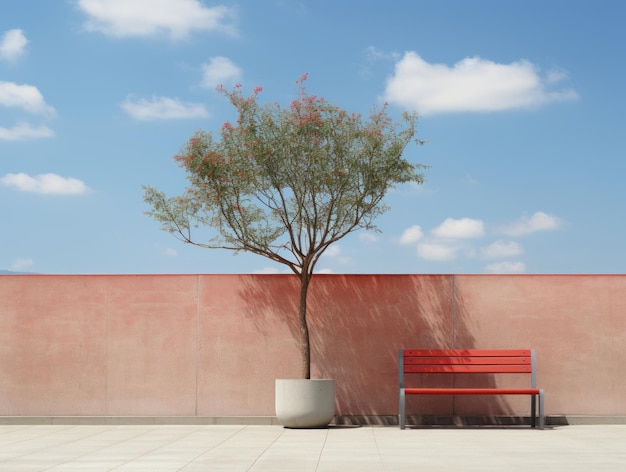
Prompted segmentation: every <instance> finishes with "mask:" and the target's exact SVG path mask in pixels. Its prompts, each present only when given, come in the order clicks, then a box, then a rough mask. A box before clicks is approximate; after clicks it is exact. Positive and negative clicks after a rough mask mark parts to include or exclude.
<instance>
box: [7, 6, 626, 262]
mask: <svg viewBox="0 0 626 472" xmlns="http://www.w3.org/2000/svg"><path fill="white" fill-rule="evenodd" d="M0 12H1V13H0V215H1V219H0V228H1V230H0V269H2V270H9V271H18V272H20V271H21V272H37V273H54V274H70V273H253V272H283V271H284V268H283V267H281V266H277V265H274V264H272V263H270V262H269V261H267V260H265V259H263V258H261V257H259V256H255V255H248V254H240V255H237V256H234V255H233V254H232V253H230V252H227V251H220V250H206V249H200V248H197V247H192V246H188V245H184V244H182V243H180V242H179V241H177V240H176V239H174V238H173V237H172V236H170V235H169V234H167V233H164V232H162V231H160V230H159V225H158V224H157V223H156V222H154V221H152V220H151V219H150V218H148V217H147V216H145V215H144V214H143V212H144V211H146V210H147V207H146V205H145V203H144V202H143V199H142V190H141V185H142V184H148V185H152V186H156V187H158V188H160V189H161V190H164V191H166V192H167V193H168V194H171V195H175V194H178V193H182V190H183V189H184V187H185V185H186V180H185V175H184V173H183V172H182V170H181V169H179V168H178V167H177V165H176V164H175V163H174V161H173V160H172V156H173V155H175V154H176V153H177V152H178V151H179V150H180V148H181V147H182V146H183V144H184V143H185V141H186V140H187V139H188V138H189V137H191V135H192V134H193V132H194V131H195V130H197V129H204V130H209V131H217V130H218V129H219V128H220V126H221V124H222V122H224V121H226V120H228V119H232V117H233V112H232V110H231V106H230V105H229V104H228V103H227V101H226V100H225V99H224V97H223V96H221V95H219V94H218V93H217V92H216V91H215V86H216V85H218V84H220V83H221V84H223V85H224V86H226V87H232V86H233V85H234V84H235V83H241V84H243V87H244V90H246V91H252V89H253V88H254V87H255V86H257V85H260V86H262V87H263V92H262V94H261V101H264V100H265V101H272V102H273V101H278V102H280V103H283V104H288V102H289V100H290V99H291V98H292V97H293V96H294V95H295V94H296V92H297V86H296V84H295V81H296V80H297V79H298V78H299V77H300V75H301V74H302V73H305V72H308V74H309V79H308V81H307V87H308V89H309V91H310V93H313V94H315V95H318V96H323V97H324V98H326V99H328V100H329V101H332V102H334V103H336V104H338V105H339V106H341V107H343V108H345V109H347V110H348V111H350V112H355V113H367V112H368V111H370V110H371V108H372V106H373V105H376V104H381V103H383V102H385V101H387V102H389V104H390V112H391V114H392V116H396V117H399V116H400V113H401V112H402V111H403V110H417V111H418V113H419V114H420V116H421V118H420V123H419V130H418V132H419V137H420V138H421V139H424V140H426V141H428V143H427V144H426V145H424V146H421V147H418V146H410V147H409V148H407V150H406V153H405V157H406V158H407V159H409V160H411V161H414V162H420V163H423V164H427V165H429V166H431V168H430V169H429V170H428V171H426V179H427V183H426V184H425V185H423V186H421V187H415V186H410V185H407V186H402V187H398V188H397V189H395V190H394V191H393V192H391V193H390V194H389V195H388V198H387V204H388V205H389V206H390V210H389V211H388V212H387V213H386V214H385V215H383V216H382V217H381V218H379V219H378V221H377V223H378V227H379V228H380V230H381V232H380V233H372V232H357V233H354V234H352V235H350V236H349V237H348V238H346V239H344V240H342V241H340V242H339V243H338V244H336V245H335V246H334V247H331V248H330V249H329V251H328V253H327V254H326V255H325V256H323V258H322V259H321V261H320V263H319V265H318V272H332V273H539V274H540V273H624V267H625V265H626V264H625V263H626V250H625V249H624V240H626V218H625V217H624V213H625V212H624V201H625V200H626V199H625V197H626V191H625V190H624V183H623V182H624V176H625V175H626V159H625V157H626V156H625V155H624V154H625V151H624V150H625V148H626V143H625V141H624V123H625V119H624V110H626V92H625V84H626V60H625V59H626V29H625V28H624V23H625V22H626V2H621V1H615V0H595V1H593V2H591V1H578V0H562V1H557V0H542V1H533V0H529V1H507V2H503V1H501V0H496V1H484V0H475V1H463V0H458V1H451V0H439V1H434V0H433V1H410V0H398V1H393V2H381V1H376V2H375V1H360V2H353V1H347V0H346V1H342V0H316V1H295V0H294V1H288V0H282V1H277V0H276V1H275V0H267V1H252V0H249V1H245V0H242V1H240V2H229V1H226V2H221V3H220V2H208V1H200V0H47V1H41V0H20V1H19V2H17V1H14V0H0Z"/></svg>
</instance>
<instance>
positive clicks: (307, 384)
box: [276, 379, 335, 428]
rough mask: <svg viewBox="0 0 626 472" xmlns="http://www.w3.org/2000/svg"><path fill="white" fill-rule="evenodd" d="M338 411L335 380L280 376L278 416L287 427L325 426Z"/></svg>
mask: <svg viewBox="0 0 626 472" xmlns="http://www.w3.org/2000/svg"><path fill="white" fill-rule="evenodd" d="M334 415H335V381H334V380H329V379H322V380H318V379H315V380H310V379H276V417H277V418H278V421H279V422H280V424H282V425H283V426H285V427H286V428H323V427H324V426H328V423H330V422H331V420H332V419H333V416H334Z"/></svg>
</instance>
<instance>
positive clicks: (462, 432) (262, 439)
mask: <svg viewBox="0 0 626 472" xmlns="http://www.w3.org/2000/svg"><path fill="white" fill-rule="evenodd" d="M109 470H114V471H150V472H159V471H179V470H180V471H254V472H260V471H294V472H304V471H317V472H323V471H351V472H352V471H354V472H369V471H376V472H378V471H389V472H396V471H398V472H401V471H412V472H413V471H416V470H423V471H455V472H457V471H496V470H497V471H503V472H510V471H529V470H533V471H551V472H553V471H568V472H572V471H583V470H584V471H593V472H596V471H620V472H622V471H626V425H602V426H564V427H558V428H553V429H546V430H544V431H538V430H531V429H527V428H523V429H522V428H502V429H500V428H498V429H496V428H477V429H465V428H464V429H408V430H404V431H401V430H399V429H398V428H397V427H388V426H386V427H369V426H367V427H331V428H329V429H319V430H290V429H284V428H282V427H280V426H213V425H212V426H200V425H193V426H192V425H167V426H162V425H147V426H136V425H133V426H130V425H128V426H111V425H106V426H105V425H100V426H86V425H73V426H63V425H45V426H44V425H0V471H2V472H13V471H15V472H17V471H109Z"/></svg>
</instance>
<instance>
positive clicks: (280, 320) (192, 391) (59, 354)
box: [0, 275, 626, 416]
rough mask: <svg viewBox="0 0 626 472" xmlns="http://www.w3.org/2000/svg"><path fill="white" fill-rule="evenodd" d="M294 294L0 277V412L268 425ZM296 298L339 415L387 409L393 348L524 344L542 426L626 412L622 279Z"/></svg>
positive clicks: (375, 281) (513, 409)
mask: <svg viewBox="0 0 626 472" xmlns="http://www.w3.org/2000/svg"><path fill="white" fill-rule="evenodd" d="M297 297H298V292H297V281H296V280H295V279H294V278H293V276H287V275H71V276H52V275H50V276H47V275H19V276H18V275H6V276H0V416H16V415H17V416H20V415H34V416H66V415H86V416H124V415H136V416H146V415H149V416H271V415H273V414H274V406H273V399H274V379H275V378H284V377H297V376H298V375H299V370H300V362H299V354H298V345H297V334H296V325H295V321H294V313H295V312H296V309H297V307H296V303H297ZM309 300H310V301H309V306H310V322H311V330H312V344H313V375H314V376H315V377H331V378H334V379H336V380H337V414H340V415H394V414H397V402H398V400H397V351H398V349H399V348H439V347H440V348H472V347H474V348H535V349H536V351H537V356H538V361H539V372H538V383H539V386H540V387H543V388H544V389H545V391H546V401H547V403H546V407H547V413H548V414H550V415H626V402H624V398H626V348H625V347H624V346H626V316H625V315H626V276H623V275H493V276H489V275H318V276H315V277H314V279H313V282H312V286H311V291H310V298H309ZM426 380H428V379H426ZM510 380H511V381H512V382H516V381H517V380H516V379H510ZM480 381H481V382H489V383H495V382H497V380H494V379H493V378H483V379H480ZM416 401H417V399H413V398H411V399H409V403H408V410H407V411H408V413H421V414H436V415H447V414H461V415H462V414H527V413H528V404H527V403H528V402H527V400H526V399H516V398H510V397H503V398H499V397H488V398H482V397H465V398H454V399H453V398H451V397H435V398H427V397H423V398H420V399H419V402H420V403H419V405H418V404H417V403H416Z"/></svg>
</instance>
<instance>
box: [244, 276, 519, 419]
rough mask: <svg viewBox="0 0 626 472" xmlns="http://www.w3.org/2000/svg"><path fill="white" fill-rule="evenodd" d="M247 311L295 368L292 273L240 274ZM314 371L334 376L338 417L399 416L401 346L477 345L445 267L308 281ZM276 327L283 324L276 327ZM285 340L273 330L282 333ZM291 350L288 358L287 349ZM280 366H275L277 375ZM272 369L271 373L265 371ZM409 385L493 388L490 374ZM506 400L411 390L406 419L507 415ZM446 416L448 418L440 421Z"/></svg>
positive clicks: (417, 378)
mask: <svg viewBox="0 0 626 472" xmlns="http://www.w3.org/2000/svg"><path fill="white" fill-rule="evenodd" d="M240 280H241V281H242V284H241V291H240V296H241V298H242V300H243V301H244V302H245V303H244V306H245V307H246V308H245V309H246V313H245V314H246V317H247V318H249V319H250V321H251V322H252V323H254V325H255V326H256V328H257V330H258V331H259V334H260V335H262V336H264V337H266V338H268V341H269V344H272V343H274V344H279V345H283V346H284V345H285V341H289V345H293V350H290V352H281V353H275V355H280V356H289V357H290V358H293V361H294V362H293V363H292V365H293V366H296V367H295V368H294V369H292V370H291V372H288V374H291V375H290V376H292V377H298V376H299V366H300V353H299V349H298V343H299V330H298V324H297V313H298V297H299V281H298V279H297V278H296V277H294V276H290V275H252V276H242V277H241V279H240ZM308 309H309V310H308V319H309V327H310V335H311V361H312V366H311V371H312V378H333V379H335V380H336V382H337V395H336V415H337V422H338V423H342V424H397V415H398V350H399V349H453V348H454V349H474V348H490V347H491V346H476V345H475V338H474V336H473V335H472V327H473V324H472V319H471V314H470V313H468V311H467V309H466V307H465V304H464V302H463V300H462V299H460V298H459V297H458V296H457V293H456V290H455V287H454V276H452V275H334V274H332V275H327V274H323V275H322V274H317V275H315V276H314V277H313V279H312V282H311V286H310V289H309V298H308ZM277 326H287V327H288V330H287V331H285V330H282V331H279V332H282V333H283V334H279V335H277V334H276V332H277V331H278V330H276V327H277ZM287 333H288V334H289V335H290V336H291V339H290V340H285V339H279V338H278V337H277V336H284V335H286V334H287ZM292 356H293V357H292ZM282 374H283V373H282V372H281V373H280V375H282ZM268 375H271V373H268ZM407 385H408V386H411V385H415V386H417V385H419V386H443V387H446V386H453V385H455V386H467V387H472V386H480V387H487V388H488V387H495V386H496V382H495V379H494V377H493V375H490V374H472V375H467V376H454V378H452V376H449V375H445V374H444V375H441V374H414V375H411V376H409V378H407ZM505 400H506V398H503V397H499V396H490V397H488V398H485V397H482V396H471V399H466V398H462V399H461V398H459V397H453V396H450V395H439V396H421V395H419V396H409V398H407V410H406V411H407V415H408V416H409V423H411V422H413V423H421V424H425V423H429V422H430V423H432V422H438V421H440V420H438V419H437V418H451V417H456V420H455V421H456V422H458V421H459V419H458V416H462V417H470V416H473V417H476V416H478V415H479V416H480V417H481V418H483V419H484V418H491V419H492V421H491V422H492V423H494V424H497V423H498V419H497V418H498V417H510V416H511V414H512V409H511V408H510V407H509V406H508V404H507V403H506V401H505ZM444 421H445V420H444Z"/></svg>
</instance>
